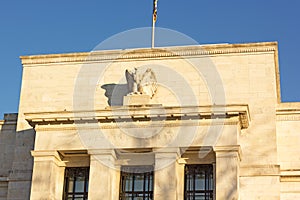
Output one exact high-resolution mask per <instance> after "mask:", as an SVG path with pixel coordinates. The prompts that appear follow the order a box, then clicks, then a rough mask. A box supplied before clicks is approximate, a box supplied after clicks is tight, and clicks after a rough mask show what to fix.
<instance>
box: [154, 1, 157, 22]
mask: <svg viewBox="0 0 300 200" xmlns="http://www.w3.org/2000/svg"><path fill="white" fill-rule="evenodd" d="M157 1H158V0H153V22H156V20H157Z"/></svg>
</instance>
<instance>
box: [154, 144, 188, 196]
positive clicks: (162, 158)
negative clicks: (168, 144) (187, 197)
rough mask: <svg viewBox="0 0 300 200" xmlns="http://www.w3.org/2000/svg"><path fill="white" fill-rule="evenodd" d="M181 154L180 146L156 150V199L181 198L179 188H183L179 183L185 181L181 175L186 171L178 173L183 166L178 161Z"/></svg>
mask: <svg viewBox="0 0 300 200" xmlns="http://www.w3.org/2000/svg"><path fill="white" fill-rule="evenodd" d="M179 155H180V154H179V148H176V149H175V148H174V149H167V150H164V151H163V152H162V151H159V152H155V171H154V199H155V200H166V199H174V200H176V199H179V198H178V190H181V186H180V185H179V184H182V183H183V180H182V176H181V175H182V174H183V173H184V171H183V172H182V173H177V172H181V170H182V166H181V165H179V163H178V162H177V159H178V157H179ZM183 169H184V168H183ZM182 193H183V191H182Z"/></svg>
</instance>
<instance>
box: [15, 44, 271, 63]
mask: <svg viewBox="0 0 300 200" xmlns="http://www.w3.org/2000/svg"><path fill="white" fill-rule="evenodd" d="M275 51H277V43H276V42H262V43H246V44H216V45H199V46H180V47H162V48H154V49H150V48H148V49H125V50H106V51H92V52H81V53H67V54H48V55H32V56H21V57H20V58H21V60H22V64H23V66H28V65H30V66H32V65H43V64H52V63H81V64H83V63H92V62H110V61H116V60H118V61H130V60H136V59H138V60H140V59H160V58H182V57H193V56H213V55H220V54H236V53H239V54H240V53H258V52H275Z"/></svg>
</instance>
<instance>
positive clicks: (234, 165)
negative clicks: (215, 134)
mask: <svg viewBox="0 0 300 200" xmlns="http://www.w3.org/2000/svg"><path fill="white" fill-rule="evenodd" d="M214 151H215V153H216V165H215V170H216V200H223V199H231V200H237V199H239V168H240V167H239V164H240V159H241V151H240V146H238V145H233V146H217V147H214Z"/></svg>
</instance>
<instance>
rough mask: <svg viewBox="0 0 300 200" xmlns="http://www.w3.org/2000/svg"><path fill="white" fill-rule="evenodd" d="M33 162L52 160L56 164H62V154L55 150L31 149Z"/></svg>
mask: <svg viewBox="0 0 300 200" xmlns="http://www.w3.org/2000/svg"><path fill="white" fill-rule="evenodd" d="M31 155H32V156H33V157H34V162H42V161H53V162H54V163H55V164H56V165H57V166H64V164H63V160H62V155H60V153H59V152H58V151H56V150H33V151H31Z"/></svg>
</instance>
